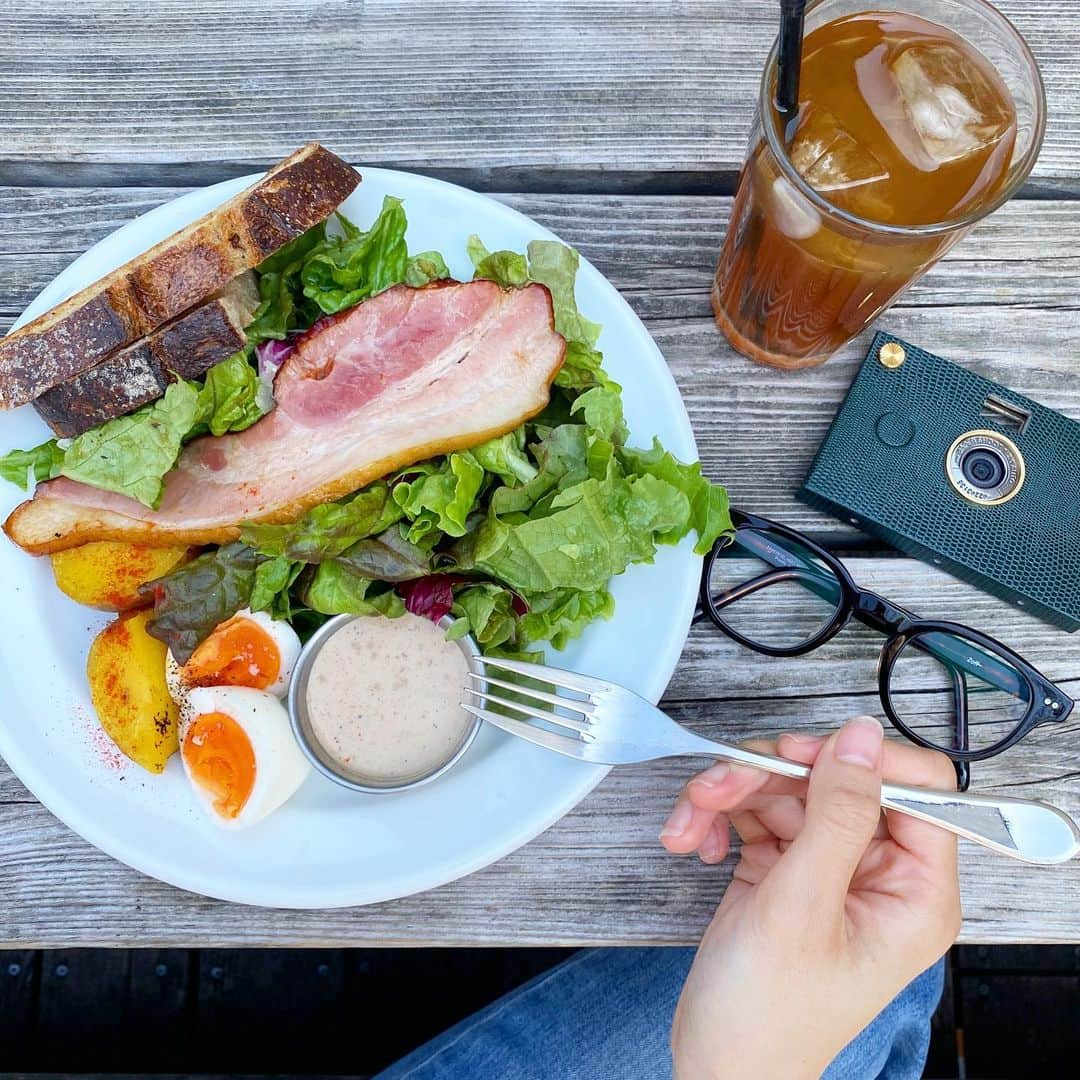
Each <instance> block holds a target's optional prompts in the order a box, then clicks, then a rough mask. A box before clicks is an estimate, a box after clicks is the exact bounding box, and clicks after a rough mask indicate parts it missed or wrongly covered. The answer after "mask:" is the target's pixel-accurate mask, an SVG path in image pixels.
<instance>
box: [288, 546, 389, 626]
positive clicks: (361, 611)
mask: <svg viewBox="0 0 1080 1080" xmlns="http://www.w3.org/2000/svg"><path fill="white" fill-rule="evenodd" d="M303 599H304V603H305V604H306V605H307V606H308V607H309V608H311V610H312V611H317V612H319V613H320V614H322V615H387V616H389V617H390V618H396V617H397V616H398V615H404V614H405V602H404V601H403V600H402V599H401V597H400V596H398V594H397V593H396V592H394V591H393V589H388V588H387V586H386V585H384V584H382V583H381V582H377V581H374V580H372V579H371V578H370V577H368V576H366V575H365V574H363V573H360V572H359V571H358V570H357V569H356V568H355V567H353V566H350V565H349V563H348V562H347V561H345V560H342V559H331V560H330V561H329V562H324V563H320V564H319V565H318V566H317V567H316V568H315V573H314V574H313V575H312V578H311V581H310V582H309V583H308V585H307V587H306V588H305V589H304V593H303Z"/></svg>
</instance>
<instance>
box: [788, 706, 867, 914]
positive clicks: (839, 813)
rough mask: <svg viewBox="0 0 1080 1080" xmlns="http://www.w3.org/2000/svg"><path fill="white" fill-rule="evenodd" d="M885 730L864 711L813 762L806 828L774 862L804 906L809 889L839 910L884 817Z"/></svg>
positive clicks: (808, 793)
mask: <svg viewBox="0 0 1080 1080" xmlns="http://www.w3.org/2000/svg"><path fill="white" fill-rule="evenodd" d="M884 734H885V733H884V732H883V731H882V729H881V725H880V724H879V723H878V722H877V721H876V720H874V719H873V718H872V717H869V716H861V717H859V718H858V719H856V720H852V721H851V722H850V723H848V724H846V725H845V726H844V727H842V728H841V729H840V730H839V731H838V732H836V734H835V735H833V736H832V737H831V738H830V739H829V740H828V742H826V744H825V746H824V747H823V748H822V750H821V753H820V754H819V755H818V758H817V760H816V761H815V762H814V766H813V770H812V771H811V773H810V788H809V791H808V792H807V797H806V819H805V823H804V825H803V829H802V832H800V833H799V835H798V836H797V837H796V838H795V840H794V841H793V842H792V844H791V847H790V848H789V849H788V850H787V852H786V854H785V855H784V857H783V858H782V859H781V860H780V862H779V863H778V864H777V866H776V869H777V870H780V871H781V875H780V876H781V879H782V881H783V883H785V884H788V885H790V886H791V887H792V888H793V889H794V890H795V891H796V892H797V893H798V895H799V896H800V898H801V900H802V903H803V904H804V905H805V903H806V896H807V892H808V891H809V892H810V893H811V895H815V896H818V897H820V898H821V899H822V900H824V901H825V903H826V904H828V905H830V906H832V905H835V906H836V908H837V910H839V909H840V908H842V906H843V902H844V899H845V897H846V896H847V891H848V889H849V888H850V886H851V879H852V877H853V876H854V874H855V870H856V869H857V868H858V865H859V861H860V860H861V859H862V857H863V855H864V854H865V852H866V849H867V847H868V846H869V844H870V841H871V839H872V838H873V836H874V831H875V829H876V828H877V826H878V822H879V821H880V820H881V761H882V743H883V740H884ZM778 884H780V883H778Z"/></svg>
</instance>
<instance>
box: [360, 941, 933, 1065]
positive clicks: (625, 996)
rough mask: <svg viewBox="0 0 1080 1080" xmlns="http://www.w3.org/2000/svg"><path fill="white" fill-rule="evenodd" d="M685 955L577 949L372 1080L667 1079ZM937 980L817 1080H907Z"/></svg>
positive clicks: (926, 979) (921, 1049)
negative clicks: (560, 961)
mask: <svg viewBox="0 0 1080 1080" xmlns="http://www.w3.org/2000/svg"><path fill="white" fill-rule="evenodd" d="M693 958H694V950H693V949H586V950H583V951H582V952H579V953H576V954H575V955H574V956H572V957H570V959H569V960H566V961H564V962H563V963H562V964H560V965H559V966H558V967H555V968H552V969H551V971H548V972H545V973H544V974H543V975H538V976H537V977H536V978H535V979H533V980H532V981H531V982H528V983H526V984H525V985H524V986H520V987H518V988H517V989H516V990H514V991H512V992H511V993H509V994H507V995H505V997H502V998H500V999H499V1000H498V1001H495V1002H493V1003H492V1004H491V1005H489V1006H488V1007H487V1008H485V1009H481V1010H480V1011H479V1012H478V1013H476V1014H474V1015H473V1016H470V1017H467V1018H466V1019H465V1020H462V1021H461V1023H459V1024H456V1025H455V1026H454V1027H452V1028H450V1030H449V1031H445V1032H443V1034H442V1035H439V1036H437V1037H436V1038H434V1039H432V1040H431V1042H429V1043H427V1044H426V1045H424V1046H422V1047H420V1049H419V1050H415V1051H413V1053H411V1054H409V1056H408V1057H406V1058H403V1059H402V1060H401V1061H399V1062H397V1064H395V1065H392V1066H391V1067H390V1068H389V1069H387V1070H386V1071H385V1072H383V1073H380V1074H379V1076H378V1077H377V1080H406V1078H407V1080H662V1078H665V1077H670V1076H671V1051H670V1049H669V1046H668V1037H669V1034H670V1031H671V1018H672V1015H673V1014H674V1012H675V1003H676V1002H677V1001H678V999H679V993H680V991H681V990H682V987H683V983H684V982H685V981H686V975H687V972H688V971H689V970H690V963H691V961H692V960H693ZM943 979H944V962H943V961H939V962H938V963H937V964H935V965H934V966H933V967H932V968H929V969H928V970H927V971H925V972H924V973H923V974H922V975H920V976H919V977H918V978H917V979H916V980H915V981H914V982H913V983H911V985H910V986H908V987H907V988H905V990H904V991H903V992H902V993H901V994H900V996H899V997H897V998H896V999H895V1000H894V1001H892V1002H891V1003H890V1004H889V1005H888V1006H887V1007H886V1008H885V1009H884V1010H883V1011H882V1012H881V1013H880V1014H879V1015H878V1016H877V1017H875V1019H874V1020H873V1021H872V1022H871V1024H870V1025H869V1026H868V1027H867V1028H865V1029H864V1030H863V1031H862V1032H860V1033H859V1035H858V1036H857V1037H856V1038H855V1039H854V1040H853V1041H852V1042H851V1043H849V1044H848V1045H847V1046H846V1047H844V1049H843V1050H842V1051H841V1052H840V1053H839V1054H838V1055H837V1057H836V1059H835V1060H834V1061H833V1062H832V1064H831V1065H830V1066H829V1068H828V1069H827V1070H826V1071H825V1078H826V1080H877V1078H881V1080H917V1078H918V1077H920V1076H921V1075H922V1069H923V1064H924V1063H925V1061H926V1051H927V1048H928V1046H929V1044H930V1017H931V1016H932V1015H933V1013H934V1010H935V1009H936V1008H937V1003H938V1000H939V999H940V998H941V990H942V985H943ZM721 1075H722V1072H721ZM762 1080H772V1078H766V1077H763V1078H762ZM778 1080H782V1078H778Z"/></svg>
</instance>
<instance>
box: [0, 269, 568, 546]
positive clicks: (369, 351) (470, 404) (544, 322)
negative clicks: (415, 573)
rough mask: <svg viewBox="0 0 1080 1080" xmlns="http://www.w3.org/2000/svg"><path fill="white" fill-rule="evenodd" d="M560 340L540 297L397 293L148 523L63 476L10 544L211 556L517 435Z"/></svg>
mask: <svg viewBox="0 0 1080 1080" xmlns="http://www.w3.org/2000/svg"><path fill="white" fill-rule="evenodd" d="M564 351H565V342H564V341H563V339H562V337H560V336H559V335H558V334H557V333H556V332H555V329H554V318H553V312H552V306H551V297H550V295H549V293H548V291H547V289H546V288H544V287H543V286H542V285H529V286H527V287H526V288H523V289H517V290H514V291H506V290H504V289H502V288H500V287H499V286H498V285H496V284H495V283H493V282H490V281H473V282H469V283H467V284H459V283H456V282H447V283H442V284H438V285H432V286H428V287H427V288H423V289H411V288H408V287H407V286H404V285H398V286H395V287H394V288H392V289H389V290H387V291H386V292H384V293H382V294H380V295H379V296H376V297H374V298H372V299H371V300H368V301H366V302H365V303H362V304H360V305H359V306H358V307H355V308H353V309H351V310H350V311H346V312H343V313H342V314H341V315H337V316H334V317H333V318H332V319H327V320H324V321H323V322H322V323H319V324H318V325H317V326H316V327H315V328H313V329H312V330H311V331H309V332H308V333H307V334H306V335H305V336H304V337H302V338H301V339H300V341H299V344H298V345H297V348H296V350H295V351H294V352H293V353H292V355H291V356H290V357H289V358H288V360H287V361H286V362H285V364H284V366H283V367H282V368H281V370H280V372H279V373H278V376H277V379H276V381H275V384H274V396H275V398H276V401H277V406H276V408H275V409H274V411H273V412H272V413H270V415H269V416H267V417H265V418H264V419H262V420H260V421H259V422H258V423H257V424H255V425H254V426H253V427H251V428H248V430H247V431H243V432H240V433H239V434H236V435H225V436H221V437H219V438H204V439H198V440H196V441H195V442H193V443H191V444H190V445H189V446H188V447H187V448H186V449H185V450H184V452H183V454H182V455H181V457H180V460H179V462H178V463H177V467H176V469H175V470H174V471H173V472H172V473H170V474H169V476H168V477H167V478H166V482H165V490H164V494H163V496H162V499H161V504H160V506H159V507H158V509H157V510H149V509H147V508H146V507H145V506H142V505H141V504H140V503H138V502H135V501H134V500H132V499H129V498H127V497H125V496H123V495H115V494H112V493H109V492H104V491H99V490H98V489H96V488H93V487H88V486H86V485H84V484H79V483H75V482H74V481H72V480H68V479H66V478H63V477H61V478H59V479H56V480H50V481H49V482H48V483H45V484H42V485H40V486H39V487H38V489H37V492H36V494H35V495H34V498H33V499H30V500H29V501H27V502H24V503H23V504H22V505H21V506H19V507H18V508H17V509H16V510H15V511H14V513H12V515H11V516H10V517H9V518H8V520H7V522H6V523H5V525H4V530H5V531H6V532H7V534H8V535H9V536H10V537H11V539H12V540H14V541H15V543H17V544H18V545H19V546H20V547H22V548H24V549H25V550H26V551H29V552H31V553H33V554H44V553H47V552H51V551H60V550H63V549H64V548H69V547H75V546H77V545H79V544H83V543H86V542H88V541H91V540H130V541H133V542H136V543H149V544H155V543H156V544H175V543H181V544H211V543H214V544H218V543H225V542H227V541H229V540H233V539H235V538H236V536H237V535H238V534H239V525H240V524H241V523H242V522H245V521H262V522H286V521H292V520H293V519H295V518H296V517H298V516H299V515H300V514H301V513H303V512H304V511H305V510H307V509H309V508H310V507H312V506H315V505H317V504H318V503H322V502H327V501H329V500H332V499H337V498H340V497H341V496H343V495H347V494H348V493H349V492H351V491H355V490H356V489H357V488H360V487H363V486H364V485H365V484H368V483H370V482H371V481H372V480H375V479H378V478H379V477H381V476H385V475H387V474H388V473H390V472H393V471H395V470H396V469H399V468H401V467H403V466H405V465H411V464H413V463H415V462H417V461H422V460H424V459H425V458H429V457H432V456H434V455H436V454H444V453H448V452H450V451H452V450H461V449H465V448H467V447H470V446H475V445H477V444H478V443H480V442H483V441H484V440H485V439H488V438H491V437H493V436H495V435H501V434H503V433H505V432H507V431H512V430H513V429H514V428H516V427H517V426H518V425H519V424H521V423H522V422H523V421H525V420H527V419H528V418H529V417H531V416H534V415H535V414H536V413H538V412H539V411H540V410H541V409H543V407H544V406H545V405H546V404H547V401H548V396H549V391H550V385H551V381H552V379H553V378H554V377H555V375H556V373H557V372H558V370H559V367H560V366H561V364H562V361H563V354H564Z"/></svg>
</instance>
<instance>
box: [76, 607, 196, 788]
mask: <svg viewBox="0 0 1080 1080" xmlns="http://www.w3.org/2000/svg"><path fill="white" fill-rule="evenodd" d="M152 614H153V613H152V612H150V611H134V612H130V613H128V614H125V615H121V616H120V617H119V618H118V619H116V620H115V621H114V622H111V623H109V625H108V626H106V627H105V629H104V630H102V631H101V633H100V634H98V636H97V637H96V638H94V643H93V644H92V645H91V646H90V655H89V656H88V657H87V660H86V677H87V678H88V679H89V680H90V700H91V701H92V702H93V703H94V709H95V710H96V711H97V715H98V720H99V721H100V722H101V726H102V728H104V730H105V734H106V735H108V736H109V738H110V739H112V741H113V742H114V743H116V745H117V746H118V747H119V748H120V749H121V750H122V751H123V752H124V753H125V754H127V756H128V757H129V758H131V760H132V761H134V762H135V763H136V764H137V765H141V766H142V767H143V768H144V769H146V770H147V771H148V772H152V773H159V772H161V771H162V769H164V768H165V763H166V762H167V761H168V760H169V758H170V757H171V756H172V755H173V754H174V753H176V751H177V750H178V749H179V747H180V742H179V738H178V735H177V728H178V722H179V710H178V709H177V707H176V703H175V702H174V701H173V699H172V698H171V697H170V696H169V690H168V687H167V686H166V685H165V651H166V647H165V645H164V644H163V643H162V642H160V641H158V640H157V638H152V637H151V636H150V635H149V634H148V633H147V631H146V624H147V622H148V621H149V619H150V616H151V615H152Z"/></svg>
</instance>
